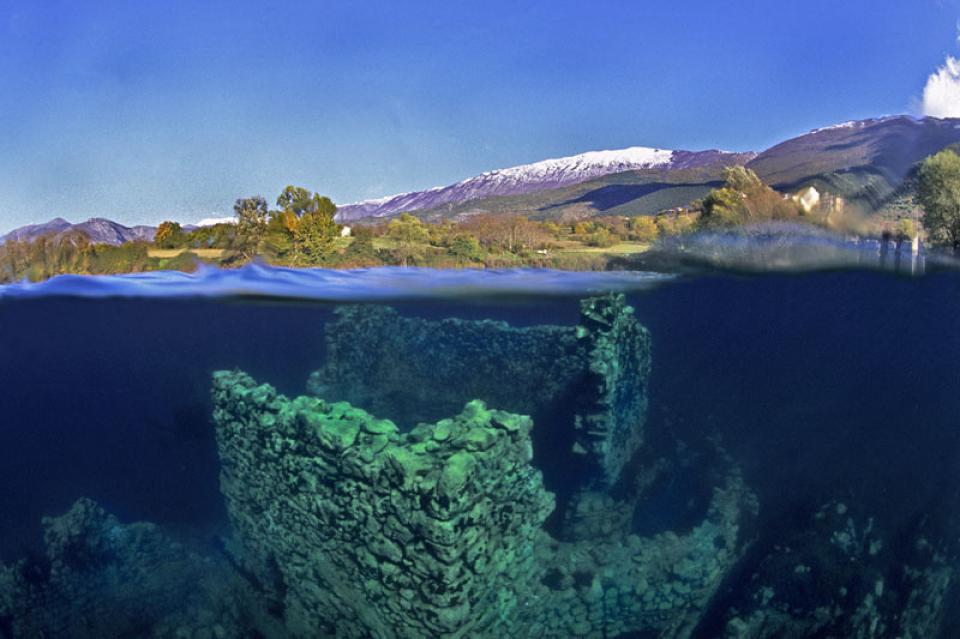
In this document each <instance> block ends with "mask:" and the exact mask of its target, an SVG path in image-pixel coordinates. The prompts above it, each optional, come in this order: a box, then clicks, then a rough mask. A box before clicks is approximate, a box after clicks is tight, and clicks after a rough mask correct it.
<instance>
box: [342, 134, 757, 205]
mask: <svg viewBox="0 0 960 639" xmlns="http://www.w3.org/2000/svg"><path fill="white" fill-rule="evenodd" d="M730 155H734V154H728V153H725V152H723V151H700V152H691V151H670V150H666V149H653V148H649V147H643V146H635V147H630V148H627V149H620V150H617V151H590V152H587V153H581V154H579V155H572V156H570V157H564V158H554V159H549V160H542V161H540V162H534V163H533V164H523V165H521V166H514V167H510V168H507V169H497V170H494V171H488V172H486V173H482V174H480V175H478V176H476V177H472V178H467V179H466V180H462V181H460V182H457V183H456V184H453V185H450V186H441V187H434V188H432V189H427V190H425V191H414V192H411V193H401V194H399V195H393V196H388V197H385V198H380V199H376V200H366V201H363V202H357V203H356V204H346V205H344V206H341V207H340V209H339V210H338V212H337V217H338V219H339V220H340V221H341V222H346V221H350V220H357V219H364V218H378V217H389V216H393V215H398V214H400V213H403V212H408V211H423V210H427V209H433V208H436V207H440V206H444V205H451V204H462V203H464V202H468V201H471V200H478V199H480V198H485V197H491V196H499V195H521V194H525V193H533V192H535V191H543V190H546V189H552V188H557V187H561V186H567V185H571V184H577V183H579V182H584V181H586V180H590V179H593V178H596V177H600V176H603V175H610V174H613V173H623V172H624V171H636V170H642V169H663V170H670V169H686V168H694V167H698V166H706V165H708V164H713V163H716V162H717V161H718V160H719V159H720V158H723V157H727V156H730ZM737 155H744V158H743V161H744V162H746V161H749V160H750V159H752V157H753V154H737Z"/></svg>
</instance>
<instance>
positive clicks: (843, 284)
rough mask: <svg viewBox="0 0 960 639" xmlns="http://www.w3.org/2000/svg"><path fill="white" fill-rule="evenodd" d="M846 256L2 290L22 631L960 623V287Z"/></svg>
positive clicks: (9, 508) (415, 633)
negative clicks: (850, 263) (690, 268)
mask: <svg viewBox="0 0 960 639" xmlns="http://www.w3.org/2000/svg"><path fill="white" fill-rule="evenodd" d="M858 250H862V247H861V248H860V249H858ZM870 250H872V248H871V249H870ZM728 254H729V253H728ZM764 255H765V259H766V258H769V257H770V254H769V253H765V254H764ZM765 263H766V264H767V265H768V266H769V265H770V264H772V262H771V261H769V260H767V262H765ZM862 265H863V264H862V263H861V266H862ZM820 266H824V265H823V264H822V263H821V264H820ZM826 266H827V267H829V268H827V269H824V268H818V269H816V270H814V271H812V272H807V273H802V274H801V273H793V272H790V273H787V272H783V273H769V272H768V273H766V274H750V275H748V274H745V273H744V272H742V269H741V272H739V273H720V272H716V271H704V270H703V269H700V270H699V271H698V272H697V274H695V275H690V274H688V275H685V276H674V275H663V274H652V273H642V272H621V273H559V272H550V271H535V270H520V271H430V270H422V269H405V270H398V269H369V270H362V271H346V272H328V271H321V270H287V269H272V268H267V267H263V266H252V267H247V268H245V269H240V270H236V271H216V270H204V271H201V272H199V273H197V274H194V275H187V274H180V273H154V274H144V275H129V276H116V277H104V278H87V277H71V276H65V277H59V278H54V279H53V280H50V281H48V282H44V283H39V284H26V283H24V284H18V285H13V286H9V287H5V288H2V289H0V388H2V389H3V393H2V394H0V415H2V416H3V417H2V425H0V485H2V486H3V487H4V488H3V490H2V491H0V562H2V563H0V637H43V636H45V637H191V638H193V637H196V638H208V637H314V636H336V637H398V638H400V637H430V636H439V637H454V636H463V637H467V636H469V637H506V636H517V637H519V636H523V637H527V636H529V637H537V636H543V637H573V636H582V637H598V638H599V637H806V636H824V637H826V636H834V637H839V636H860V637H908V636H910V637H937V636H939V637H953V636H956V635H957V632H958V628H960V624H958V621H960V619H958V617H957V614H956V610H958V609H960V608H958V606H957V603H958V600H957V593H958V590H957V577H958V572H957V570H958V564H957V550H958V547H957V544H958V541H957V540H958V539H960V521H958V520H957V516H956V513H957V512H960V509H958V506H960V504H958V498H960V491H958V485H960V483H958V479H960V473H958V468H960V466H958V461H960V459H958V454H960V436H958V433H960V431H958V429H957V426H958V419H960V375H958V374H957V362H960V331H957V318H958V317H960V275H958V274H957V273H956V272H953V271H949V270H942V271H939V272H928V273H927V274H926V275H924V276H920V277H909V278H908V277H900V276H898V275H896V274H895V273H890V272H884V271H882V270H863V269H853V270H849V269H838V268H836V267H837V266H839V265H838V264H836V263H830V264H827V265H826ZM871 266H875V265H871ZM752 270H755V269H752ZM774 270H775V269H774ZM927 270H928V271H932V270H931V269H927ZM897 271H898V272H899V273H903V272H904V271H903V269H897ZM490 320H493V321H490ZM217 371H222V372H220V373H216V372H217ZM215 373H216V377H215V376H214V375H215ZM263 384H269V385H270V388H267V387H264V386H262V385H263ZM298 396H303V399H295V398H297V397H298ZM474 400H481V401H482V402H483V404H478V403H476V402H475V401H474ZM527 416H529V417H531V418H532V421H531V420H528V419H527ZM386 420H389V421H386Z"/></svg>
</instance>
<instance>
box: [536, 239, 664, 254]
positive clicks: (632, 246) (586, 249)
mask: <svg viewBox="0 0 960 639" xmlns="http://www.w3.org/2000/svg"><path fill="white" fill-rule="evenodd" d="M558 244H559V245H558V246H557V248H555V249H552V250H551V253H594V254H599V255H630V254H631V253H643V252H644V251H646V250H647V249H649V248H650V245H649V244H646V243H644V242H620V243H618V244H614V245H613V246H606V247H600V246H587V245H586V244H583V243H582V242H576V241H573V240H567V241H564V242H559V243H558Z"/></svg>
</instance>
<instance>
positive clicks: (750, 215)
mask: <svg viewBox="0 0 960 639" xmlns="http://www.w3.org/2000/svg"><path fill="white" fill-rule="evenodd" d="M723 179H724V186H723V187H722V188H719V189H714V190H712V191H710V193H708V194H707V196H706V197H705V198H704V199H703V203H702V207H703V213H702V215H701V217H700V222H701V224H702V225H704V226H708V227H717V226H739V225H744V224H750V223H753V222H762V221H766V220H784V219H793V218H797V217H799V216H800V215H801V209H800V207H799V205H798V204H796V203H795V202H793V201H791V200H786V199H784V198H783V196H782V195H780V193H778V192H777V191H775V190H773V189H771V188H770V187H769V186H767V185H766V184H764V183H763V182H762V181H761V180H760V178H759V177H758V176H757V174H756V173H754V172H753V171H752V170H750V169H748V168H746V167H742V166H730V167H727V168H725V169H724V170H723Z"/></svg>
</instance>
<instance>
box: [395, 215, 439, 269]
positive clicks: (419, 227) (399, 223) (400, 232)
mask: <svg viewBox="0 0 960 639" xmlns="http://www.w3.org/2000/svg"><path fill="white" fill-rule="evenodd" d="M387 238H389V239H391V240H393V241H394V242H395V243H396V245H397V248H396V249H395V251H394V252H395V254H396V256H397V258H398V259H399V260H400V266H406V265H407V263H408V262H410V261H411V260H414V259H417V258H422V255H423V252H422V245H423V244H425V243H426V242H427V241H428V240H429V239H430V233H429V232H428V230H427V228H426V227H425V226H424V224H423V222H421V221H420V219H419V218H417V217H415V216H413V215H410V214H409V213H401V214H400V217H399V218H396V219H394V220H390V224H389V225H387Z"/></svg>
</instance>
